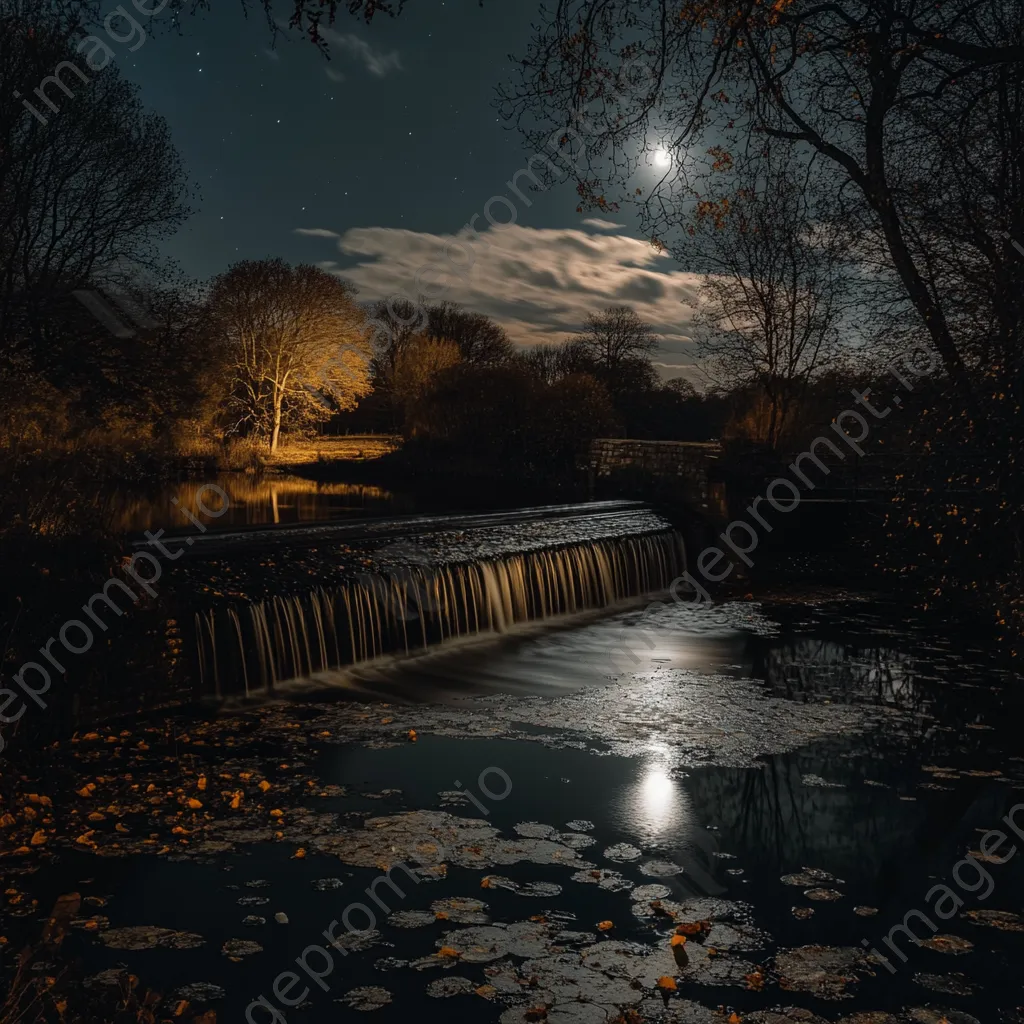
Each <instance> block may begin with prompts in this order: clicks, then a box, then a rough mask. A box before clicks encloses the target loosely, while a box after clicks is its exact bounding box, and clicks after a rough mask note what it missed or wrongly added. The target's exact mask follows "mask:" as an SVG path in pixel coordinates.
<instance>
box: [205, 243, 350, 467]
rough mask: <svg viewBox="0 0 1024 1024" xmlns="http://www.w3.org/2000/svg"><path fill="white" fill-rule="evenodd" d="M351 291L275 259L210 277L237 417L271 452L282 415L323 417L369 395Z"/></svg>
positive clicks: (305, 268) (248, 262) (319, 272)
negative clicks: (264, 440)
mask: <svg viewBox="0 0 1024 1024" xmlns="http://www.w3.org/2000/svg"><path fill="white" fill-rule="evenodd" d="M352 296H353V290H352V288H351V286H349V285H348V284H347V283H346V282H344V281H342V280H341V279H340V278H338V277H336V276H334V275H333V274H329V273H327V272H326V271H325V270H322V269H320V268H319V267H314V266H309V265H306V264H302V265H299V266H297V267H291V266H289V265H288V264H286V263H285V262H284V261H283V260H279V259H278V260H260V261H251V260H246V261H243V262H241V263H236V264H235V265H234V266H233V267H231V268H230V269H229V270H227V271H226V272H225V273H223V274H222V275H221V276H220V277H218V278H217V279H216V280H215V281H214V283H213V287H212V289H211V294H210V308H211V311H212V313H213V316H214V318H215V320H216V323H217V325H218V328H219V330H220V332H221V334H222V336H223V337H224V338H225V339H226V343H227V345H228V347H229V351H230V353H231V364H232V369H231V373H232V381H233V384H234V386H235V402H236V404H237V406H238V408H239V410H240V413H241V420H242V421H244V422H246V423H248V424H249V426H250V427H251V428H253V429H255V430H256V431H257V432H259V433H263V434H265V435H266V436H268V438H269V441H270V450H271V451H272V452H273V451H276V450H277V447H278V443H279V441H280V437H281V427H282V423H283V420H284V418H285V414H286V413H288V414H290V415H291V416H292V417H293V418H295V419H296V420H299V421H301V420H303V419H308V418H313V419H317V418H325V417H326V416H327V415H329V414H330V413H331V412H332V411H334V410H335V409H351V408H354V406H355V405H356V403H357V401H358V399H359V398H360V397H362V396H363V395H365V394H367V393H368V392H369V390H370V383H369V372H368V363H369V353H370V350H369V342H368V340H367V338H366V334H365V331H364V329H363V322H364V314H363V312H362V310H361V309H360V308H359V307H358V306H357V305H356V303H355V302H354V301H353V298H352ZM325 398H329V400H330V401H329V402H328V401H325Z"/></svg>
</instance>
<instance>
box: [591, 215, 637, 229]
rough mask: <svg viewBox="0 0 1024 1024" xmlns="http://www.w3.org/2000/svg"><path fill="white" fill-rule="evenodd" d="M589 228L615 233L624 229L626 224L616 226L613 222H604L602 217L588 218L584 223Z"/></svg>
mask: <svg viewBox="0 0 1024 1024" xmlns="http://www.w3.org/2000/svg"><path fill="white" fill-rule="evenodd" d="M583 223H584V224H586V226H587V227H588V228H597V230H598V231H615V230H616V229H618V228H624V227H625V226H626V225H625V224H616V223H615V221H612V220H602V219H601V218H600V217H587V218H585V219H584V221H583Z"/></svg>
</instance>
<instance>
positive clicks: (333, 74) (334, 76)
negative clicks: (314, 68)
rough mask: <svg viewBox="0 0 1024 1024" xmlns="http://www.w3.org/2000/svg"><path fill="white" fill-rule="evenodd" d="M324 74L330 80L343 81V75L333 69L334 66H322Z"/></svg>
mask: <svg viewBox="0 0 1024 1024" xmlns="http://www.w3.org/2000/svg"><path fill="white" fill-rule="evenodd" d="M324 74H325V75H326V76H327V77H328V78H329V79H330V80H331V81H332V82H344V81H345V76H344V75H343V74H342V73H341V72H340V71H335V70H334V68H324Z"/></svg>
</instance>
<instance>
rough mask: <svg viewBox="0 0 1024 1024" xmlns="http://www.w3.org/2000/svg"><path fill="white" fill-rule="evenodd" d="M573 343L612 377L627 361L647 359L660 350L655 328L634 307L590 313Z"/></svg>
mask: <svg viewBox="0 0 1024 1024" xmlns="http://www.w3.org/2000/svg"><path fill="white" fill-rule="evenodd" d="M572 341H573V342H574V343H575V344H576V345H578V346H580V348H581V349H582V350H583V351H585V352H587V353H588V354H589V355H590V357H591V358H592V359H593V360H594V363H595V364H596V365H597V366H598V367H600V368H601V369H602V370H604V371H606V372H607V373H609V374H615V373H617V372H618V371H619V370H620V369H621V368H622V366H623V364H624V363H625V362H626V361H627V360H630V359H645V358H646V357H648V356H649V355H650V354H651V353H652V352H653V351H654V350H655V349H656V348H657V347H658V339H657V337H656V336H655V334H654V328H653V327H651V325H650V324H649V323H647V322H645V321H644V320H642V319H641V318H640V316H639V315H638V314H637V312H636V310H635V309H632V308H631V307H630V306H609V307H608V308H607V309H605V310H603V311H602V312H600V313H589V314H588V315H587V319H586V323H585V324H584V326H583V330H582V331H581V332H580V333H579V334H577V335H576V336H575V337H574V338H573V339H572Z"/></svg>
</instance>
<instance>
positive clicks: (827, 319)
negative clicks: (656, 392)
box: [696, 144, 851, 448]
mask: <svg viewBox="0 0 1024 1024" xmlns="http://www.w3.org/2000/svg"><path fill="white" fill-rule="evenodd" d="M789 149H790V147H789V146H788V144H784V145H783V146H781V147H776V149H775V151H774V152H773V155H772V156H771V157H770V158H766V159H759V160H757V161H755V162H754V163H753V164H752V166H751V167H750V169H749V171H748V173H747V179H748V180H747V186H746V187H745V188H743V189H741V190H740V192H739V194H738V195H737V196H736V198H734V200H733V201H732V202H726V203H724V204H716V203H709V204H706V205H704V206H701V207H699V208H698V214H697V223H698V226H699V229H700V230H699V233H698V237H699V245H700V254H701V265H702V266H704V267H705V268H706V269H707V271H708V272H707V274H706V275H705V277H704V279H703V282H702V285H701V291H700V303H699V305H698V308H697V315H696V325H697V342H698V353H699V354H700V355H701V356H702V357H703V359H704V367H703V369H704V371H705V373H706V374H707V377H708V379H709V381H710V382H711V383H712V384H713V385H715V386H717V387H722V388H725V389H727V390H731V389H736V388H745V387H751V386H756V387H757V388H758V389H759V390H760V391H762V392H763V394H764V396H765V399H766V409H767V416H766V418H765V419H766V422H765V423H764V424H763V431H764V436H763V437H762V438H761V440H763V441H764V442H765V443H766V444H767V445H768V446H769V447H771V448H775V447H776V446H777V445H778V443H779V440H780V438H781V436H782V434H783V432H784V430H785V427H786V424H787V422H788V418H789V416H790V413H791V412H792V409H793V405H794V403H795V402H797V401H798V400H799V399H800V397H801V396H802V394H803V393H804V391H805V389H806V387H807V384H808V383H809V381H810V380H811V378H812V377H813V376H814V375H815V373H817V372H818V371H819V370H821V369H822V368H824V367H826V366H828V365H829V364H830V363H831V361H832V360H833V358H834V357H835V355H836V353H837V352H838V351H839V348H840V341H841V337H840V329H841V325H842V320H843V316H844V313H846V312H848V307H847V303H848V300H849V296H850V287H849V280H850V271H851V266H850V262H849V256H848V250H849V244H850V239H849V233H848V231H847V230H846V228H845V227H844V226H843V225H842V224H841V223H840V222H837V221H834V220H830V219H828V218H827V217H825V216H822V213H823V211H822V209H821V208H820V207H816V206H815V197H816V190H815V188H814V187H813V185H814V182H813V165H807V164H804V165H803V166H801V165H800V163H799V162H797V161H795V160H793V159H792V157H791V154H790V153H789ZM780 151H781V152H780Z"/></svg>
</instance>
